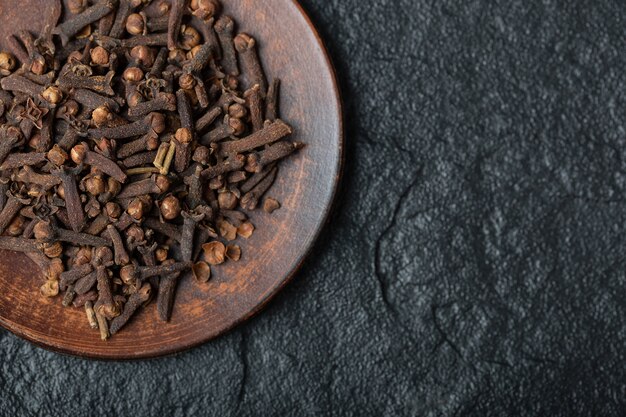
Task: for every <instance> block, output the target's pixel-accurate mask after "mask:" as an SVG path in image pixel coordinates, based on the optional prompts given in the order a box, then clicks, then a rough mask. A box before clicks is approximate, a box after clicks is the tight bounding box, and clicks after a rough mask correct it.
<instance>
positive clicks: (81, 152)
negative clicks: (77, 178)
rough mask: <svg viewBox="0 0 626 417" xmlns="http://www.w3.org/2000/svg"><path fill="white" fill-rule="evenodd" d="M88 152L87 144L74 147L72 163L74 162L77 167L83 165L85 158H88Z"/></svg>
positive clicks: (71, 154) (71, 152)
mask: <svg viewBox="0 0 626 417" xmlns="http://www.w3.org/2000/svg"><path fill="white" fill-rule="evenodd" d="M87 152H88V148H87V145H86V144H85V143H79V144H78V145H76V146H74V147H73V148H72V150H71V151H70V156H71V158H72V161H74V163H75V164H76V165H80V164H82V163H83V161H84V160H85V156H87Z"/></svg>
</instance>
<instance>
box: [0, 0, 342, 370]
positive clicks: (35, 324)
mask: <svg viewBox="0 0 626 417" xmlns="http://www.w3.org/2000/svg"><path fill="white" fill-rule="evenodd" d="M49 7H50V5H49V4H48V2H41V1H39V0H19V1H18V0H3V1H0V16H2V19H3V25H2V26H0V35H2V36H0V47H2V48H3V49H5V48H6V37H7V36H8V35H10V34H11V33H15V32H16V31H17V30H18V29H23V28H28V29H30V30H31V31H33V32H38V31H39V29H40V27H41V22H37V21H34V20H33V18H32V16H42V15H45V14H46V10H47V8H49ZM225 9H226V10H225V12H226V13H227V14H229V15H231V16H233V17H234V18H235V20H236V21H237V22H238V23H239V27H238V30H239V31H241V32H247V33H250V34H251V35H253V36H255V37H256V38H257V39H259V44H260V54H261V57H262V60H263V61H264V64H265V68H266V71H267V74H268V78H269V79H270V80H271V79H272V78H273V77H279V78H281V79H282V81H283V88H282V93H281V116H282V118H284V119H285V120H287V121H289V122H290V123H291V124H292V125H293V126H294V128H295V134H294V135H293V139H294V140H297V141H301V142H305V143H306V144H307V147H306V148H305V149H303V150H302V151H301V152H300V153H299V155H298V156H297V157H294V158H292V159H290V160H289V161H288V162H286V163H285V164H284V165H281V172H280V175H279V178H278V181H277V183H276V185H275V186H274V188H273V189H272V190H271V192H270V195H271V196H272V197H274V198H277V199H278V200H279V201H281V203H282V208H281V209H280V210H278V211H277V212H275V213H274V214H273V215H268V214H265V213H263V212H256V213H254V214H253V215H252V216H251V219H252V222H253V223H254V224H255V226H256V228H257V229H256V232H255V234H254V235H253V236H252V238H250V239H249V240H242V241H241V242H239V244H240V245H241V246H242V249H243V257H242V259H241V261H240V262H238V263H235V262H229V263H227V264H225V265H223V266H222V267H217V268H214V270H213V275H214V276H213V278H212V280H211V281H210V282H209V283H207V284H205V285H202V286H199V285H198V284H196V283H195V282H193V279H191V278H186V279H184V280H183V281H182V282H181V283H180V285H179V290H178V293H177V299H176V302H175V306H174V311H173V315H172V320H171V322H170V323H168V324H163V323H161V322H159V321H158V319H157V314H156V309H155V306H154V303H153V304H151V305H150V306H148V307H147V308H146V309H144V310H143V311H141V312H140V313H139V314H138V315H137V316H136V317H135V318H134V319H133V320H132V321H131V322H130V323H129V325H128V326H127V327H126V328H125V329H124V330H123V331H122V332H120V333H118V334H117V335H115V336H114V337H113V338H111V339H110V340H109V341H107V342H103V341H101V340H100V338H99V335H98V332H97V331H93V330H91V329H90V328H89V326H88V324H87V322H86V320H85V318H84V313H83V310H82V309H74V308H67V309H65V308H63V307H62V306H61V300H60V299H58V298H57V299H53V300H45V299H42V297H41V296H40V295H39V292H38V291H39V287H40V285H41V284H42V276H41V273H40V272H39V271H38V269H37V267H36V266H35V265H34V264H32V263H31V262H30V260H28V258H26V257H24V256H22V255H20V254H15V253H11V252H2V253H0V256H1V257H2V261H1V262H0V288H1V289H2V291H0V325H2V326H3V327H5V328H7V329H8V330H10V331H12V332H13V333H15V334H17V335H19V336H21V337H24V338H26V339H28V340H30V341H32V342H34V343H36V344H38V345H41V346H43V347H45V348H48V349H52V350H55V351H58V352H62V353H67V354H73V355H79V356H84V357H90V358H99V359H137V358H148V357H155V356H161V355H168V354H173V353H176V352H180V351H182V350H185V349H188V348H191V347H194V346H197V345H199V344H202V343H205V342H207V341H208V340H210V339H212V338H214V337H216V336H218V335H220V334H222V333H224V332H226V331H228V330H229V329H231V328H233V327H234V326H236V325H237V324H239V323H241V322H243V321H245V320H247V319H248V318H250V317H251V316H252V315H254V314H255V313H257V312H258V311H259V310H261V309H262V308H263V306H265V305H266V304H267V302H268V301H269V300H270V299H271V298H272V297H273V296H274V295H275V294H276V293H277V292H278V291H279V290H280V289H281V288H282V287H283V286H284V285H285V284H286V283H287V282H288V281H289V279H290V278H291V277H293V275H294V274H295V273H296V271H297V270H298V268H299V267H300V265H301V264H302V262H303V260H304V258H305V256H306V255H307V253H308V252H309V250H310V248H311V246H312V245H313V243H314V241H315V239H316V237H317V236H318V234H319V233H320V231H321V229H322V227H323V225H324V223H325V220H326V218H327V216H328V214H329V211H330V208H331V204H332V201H333V198H334V195H335V191H336V188H337V185H338V182H339V177H340V174H341V168H342V163H343V126H342V110H341V104H340V99H339V91H338V88H337V83H336V79H335V75H334V71H333V68H332V64H331V63H330V60H329V58H328V55H327V53H326V51H325V49H324V46H323V44H322V42H321V40H320V38H319V36H318V34H317V32H316V31H315V29H314V27H313V25H312V23H311V21H310V20H309V19H308V17H307V16H306V15H305V13H304V12H303V10H302V8H301V7H300V6H299V5H298V4H297V3H296V2H295V1H292V0H264V1H262V2H259V1H258V0H234V1H229V2H225Z"/></svg>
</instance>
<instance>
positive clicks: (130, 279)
mask: <svg viewBox="0 0 626 417" xmlns="http://www.w3.org/2000/svg"><path fill="white" fill-rule="evenodd" d="M120 279H121V280H122V282H123V283H124V284H126V285H132V284H134V283H135V282H136V281H137V268H136V267H135V265H133V264H130V265H126V266H123V267H122V269H120Z"/></svg>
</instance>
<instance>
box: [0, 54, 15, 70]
mask: <svg viewBox="0 0 626 417" xmlns="http://www.w3.org/2000/svg"><path fill="white" fill-rule="evenodd" d="M15 66H16V62H15V58H14V57H13V55H11V54H10V53H8V52H0V70H2V71H7V72H11V71H13V70H14V69H15Z"/></svg>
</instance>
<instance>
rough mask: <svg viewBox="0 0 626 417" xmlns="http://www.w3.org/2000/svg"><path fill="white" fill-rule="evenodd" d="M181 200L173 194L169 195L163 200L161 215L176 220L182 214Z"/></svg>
mask: <svg viewBox="0 0 626 417" xmlns="http://www.w3.org/2000/svg"><path fill="white" fill-rule="evenodd" d="M181 209H182V208H181V205H180V200H179V199H178V198H176V197H174V196H173V195H168V196H167V197H165V198H164V199H163V201H162V202H161V215H162V216H163V218H164V219H166V220H174V219H175V218H177V217H178V216H180V211H181Z"/></svg>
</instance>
